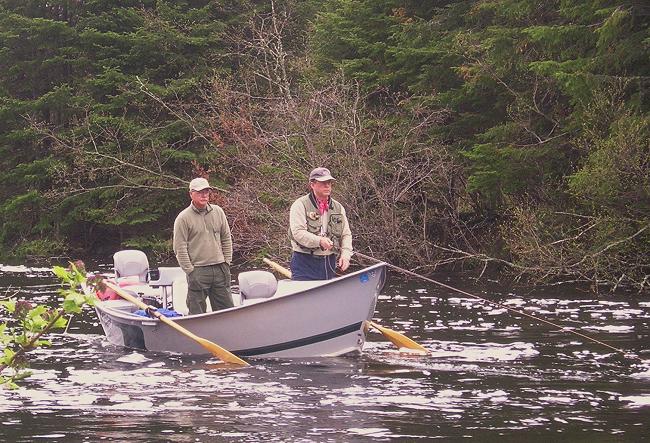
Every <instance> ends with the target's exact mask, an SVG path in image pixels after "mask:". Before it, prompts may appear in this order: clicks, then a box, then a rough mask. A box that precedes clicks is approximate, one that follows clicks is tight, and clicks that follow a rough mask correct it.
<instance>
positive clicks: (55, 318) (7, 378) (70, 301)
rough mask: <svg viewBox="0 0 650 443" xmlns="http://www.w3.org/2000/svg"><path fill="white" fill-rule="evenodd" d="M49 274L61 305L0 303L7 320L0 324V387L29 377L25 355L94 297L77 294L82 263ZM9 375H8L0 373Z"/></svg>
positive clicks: (45, 342)
mask: <svg viewBox="0 0 650 443" xmlns="http://www.w3.org/2000/svg"><path fill="white" fill-rule="evenodd" d="M52 272H54V274H55V275H56V276H57V277H58V278H59V280H60V281H61V286H62V287H61V289H59V293H60V295H61V296H62V297H63V305H62V307H61V308H59V309H52V308H49V307H47V306H44V305H33V304H32V303H30V302H28V301H24V300H20V301H16V300H13V299H10V300H5V301H0V311H2V310H4V311H6V313H7V314H8V317H7V318H8V320H6V321H4V320H3V321H2V322H0V345H1V346H2V354H0V386H3V385H4V386H6V387H9V388H17V387H18V385H17V382H19V381H20V380H23V379H25V378H26V377H28V376H29V375H30V372H29V371H28V370H27V368H28V367H29V360H28V353H29V352H30V351H33V350H34V349H37V348H39V347H43V346H50V345H51V342H50V341H49V340H45V339H43V338H42V337H43V336H44V335H46V334H47V333H49V332H50V331H52V330H54V329H62V328H65V327H66V325H67V319H66V318H65V317H64V315H65V314H75V313H80V312H81V309H82V308H83V307H84V306H86V305H91V306H92V305H93V303H94V300H95V297H94V295H92V294H91V295H86V294H82V293H80V292H78V288H79V287H80V285H82V284H84V283H85V282H86V275H85V272H86V271H85V269H84V267H83V263H81V262H77V263H76V264H75V263H70V268H68V269H65V268H63V267H60V266H55V267H54V268H53V269H52ZM5 370H7V371H8V372H9V371H11V374H10V375H2V372H3V371H5Z"/></svg>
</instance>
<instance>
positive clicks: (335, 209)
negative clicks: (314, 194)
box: [289, 194, 343, 253]
mask: <svg viewBox="0 0 650 443" xmlns="http://www.w3.org/2000/svg"><path fill="white" fill-rule="evenodd" d="M310 196H311V194H307V195H305V196H303V197H300V199H299V201H300V202H301V203H302V205H303V207H304V208H305V218H306V219H307V232H309V233H311V234H314V235H318V236H320V235H321V227H322V225H323V220H322V216H321V214H320V211H319V209H318V208H317V207H316V206H315V205H314V202H313V201H312V199H311V198H310ZM327 212H328V215H329V220H328V223H327V230H326V231H325V235H326V236H327V237H329V238H330V239H331V240H332V242H333V243H334V249H335V250H337V251H338V250H340V248H341V237H342V235H343V207H342V206H341V203H339V202H337V201H336V200H334V199H333V198H330V207H329V209H328V210H327ZM289 239H290V240H293V241H294V242H296V244H297V245H298V246H300V247H301V248H302V249H303V250H304V251H306V252H311V253H313V252H314V251H316V250H318V248H307V247H305V246H303V245H301V244H300V243H298V242H297V241H296V240H295V239H294V238H293V234H291V227H289Z"/></svg>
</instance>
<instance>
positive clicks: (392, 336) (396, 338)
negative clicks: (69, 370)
mask: <svg viewBox="0 0 650 443" xmlns="http://www.w3.org/2000/svg"><path fill="white" fill-rule="evenodd" d="M262 261H264V263H266V264H267V265H269V266H270V267H271V268H272V269H273V270H275V271H276V272H278V273H280V274H282V275H284V276H285V277H287V278H291V271H290V270H288V269H287V268H285V267H283V266H281V265H279V264H278V263H276V262H274V261H273V260H269V259H268V258H266V257H264V258H263V259H262ZM366 324H367V325H369V326H372V327H373V328H375V329H376V330H378V331H379V332H381V333H382V334H383V335H384V337H386V338H387V339H388V340H390V341H391V342H392V343H393V344H394V345H395V346H397V347H398V348H407V349H414V350H417V351H420V352H425V353H427V354H428V353H429V351H427V350H426V349H425V348H424V347H423V346H422V345H420V344H418V343H416V342H414V341H413V340H411V339H410V338H408V337H407V336H406V335H404V334H400V333H399V332H397V331H393V330H392V329H388V328H386V327H384V326H380V325H378V324H377V323H375V322H373V321H370V320H366Z"/></svg>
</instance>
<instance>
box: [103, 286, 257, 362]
mask: <svg viewBox="0 0 650 443" xmlns="http://www.w3.org/2000/svg"><path fill="white" fill-rule="evenodd" d="M104 283H105V284H106V286H108V287H109V288H111V289H112V290H113V291H115V293H116V294H117V295H119V296H120V297H122V298H123V299H124V300H127V301H130V302H131V303H133V304H134V305H136V306H137V307H139V308H140V309H144V310H145V311H147V312H149V313H151V315H153V316H154V317H156V318H157V319H158V320H160V321H161V322H163V323H165V324H166V325H167V326H171V327H172V328H174V329H176V330H177V331H178V332H180V333H181V334H183V335H184V336H186V337H187V338H189V339H192V340H194V341H195V342H197V343H198V344H200V345H201V346H203V347H204V348H205V349H207V350H208V351H210V353H211V354H212V355H214V356H215V357H218V358H220V359H221V360H223V361H224V362H225V363H233V364H236V365H242V366H248V363H246V362H245V361H244V360H242V359H241V358H239V357H237V356H236V355H235V354H233V353H232V352H230V351H228V350H226V349H224V348H222V347H221V346H219V345H218V344H216V343H213V342H211V341H210V340H206V339H205V338H201V337H199V336H198V335H195V334H193V333H192V332H190V331H188V330H187V329H185V328H184V327H182V326H181V325H179V324H178V323H176V322H175V321H173V320H170V319H168V318H167V317H165V316H164V315H162V314H161V313H160V312H158V311H156V310H154V309H149V306H148V305H147V304H146V303H143V302H142V301H141V300H138V299H137V298H136V297H134V296H132V295H131V294H129V293H128V292H126V291H124V290H123V289H122V288H120V287H119V286H116V285H114V284H112V283H108V282H104Z"/></svg>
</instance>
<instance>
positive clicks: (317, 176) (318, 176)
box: [309, 168, 336, 182]
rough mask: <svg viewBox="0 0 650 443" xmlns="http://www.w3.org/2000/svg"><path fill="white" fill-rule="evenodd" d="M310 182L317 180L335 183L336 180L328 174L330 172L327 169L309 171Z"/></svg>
mask: <svg viewBox="0 0 650 443" xmlns="http://www.w3.org/2000/svg"><path fill="white" fill-rule="evenodd" d="M312 180H317V181H319V182H326V181H329V180H334V181H336V179H335V178H334V177H332V174H330V170H329V169H327V168H316V169H314V170H313V171H311V172H310V173H309V181H312Z"/></svg>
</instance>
